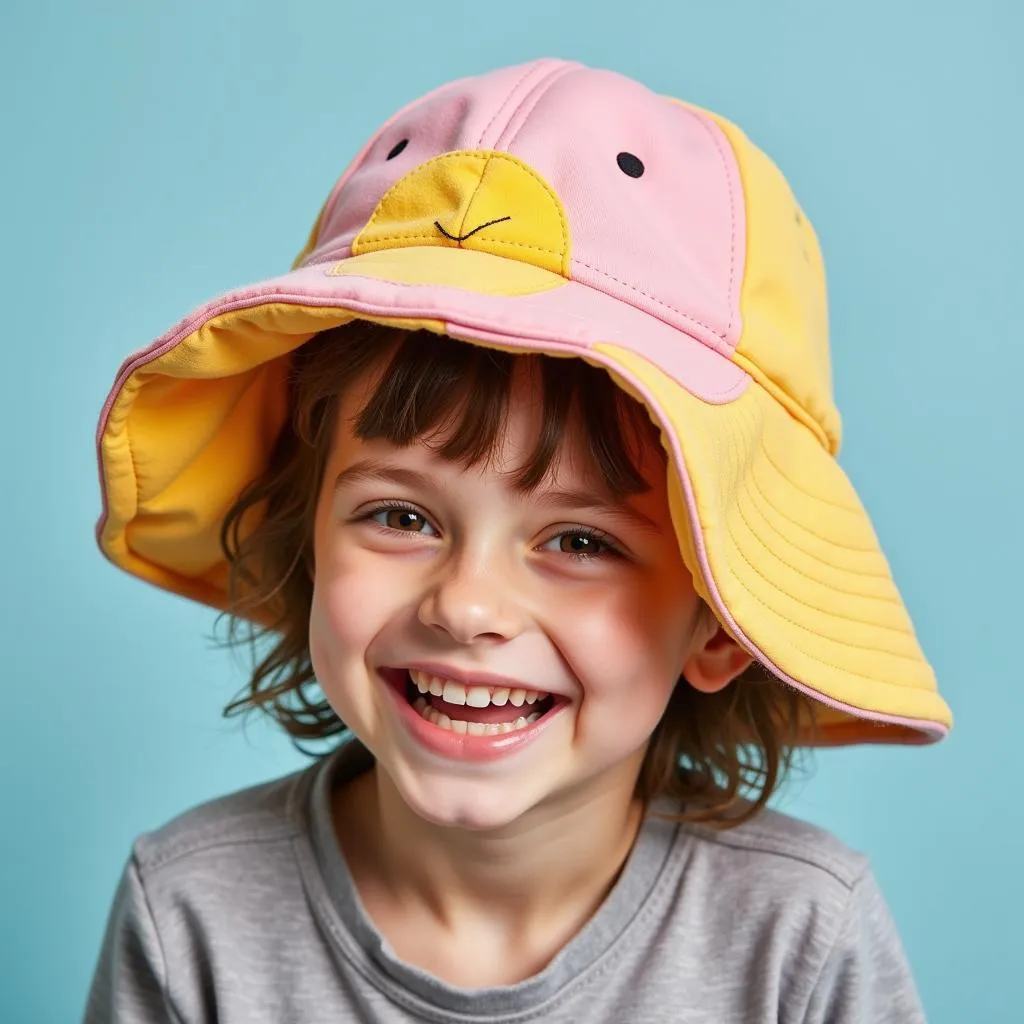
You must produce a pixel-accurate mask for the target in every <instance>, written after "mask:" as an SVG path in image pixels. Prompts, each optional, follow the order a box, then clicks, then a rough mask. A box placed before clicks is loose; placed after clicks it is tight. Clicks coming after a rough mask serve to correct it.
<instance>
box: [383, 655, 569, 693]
mask: <svg viewBox="0 0 1024 1024" xmlns="http://www.w3.org/2000/svg"><path fill="white" fill-rule="evenodd" d="M400 667H401V668H403V669H406V670H408V671H414V672H425V673H427V675H431V676H440V677H441V678H442V679H450V680H451V681H452V682H453V683H462V685H463V686H493V687H495V688H500V687H504V688H505V689H508V690H536V691H537V692H539V693H550V694H551V695H552V696H565V697H567V696H568V695H567V694H560V693H559V692H558V691H557V690H551V689H547V688H545V687H543V686H538V685H537V684H536V683H524V682H523V681H522V680H521V679H513V678H511V677H510V676H501V675H497V674H496V673H494V672H485V671H484V670H483V669H477V668H474V669H460V668H456V667H455V666H454V665H442V664H440V662H436V661H414V662H409V663H408V664H405V665H402V666H400Z"/></svg>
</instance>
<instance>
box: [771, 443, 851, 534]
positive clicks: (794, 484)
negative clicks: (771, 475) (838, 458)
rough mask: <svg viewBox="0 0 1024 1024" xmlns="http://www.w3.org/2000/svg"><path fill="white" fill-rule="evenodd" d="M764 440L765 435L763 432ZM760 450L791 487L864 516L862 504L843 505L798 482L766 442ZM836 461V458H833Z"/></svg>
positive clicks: (833, 505)
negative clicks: (775, 458)
mask: <svg viewBox="0 0 1024 1024" xmlns="http://www.w3.org/2000/svg"><path fill="white" fill-rule="evenodd" d="M761 436H762V442H763V440H764V435H763V434H762V435H761ZM760 450H761V451H762V452H764V457H765V458H766V459H767V460H768V462H769V463H771V466H772V468H773V469H774V470H775V472H776V473H778V474H779V476H781V477H782V478H783V479H784V480H785V481H786V482H787V483H788V484H789V485H790V486H791V487H793V488H795V489H796V490H798V491H799V492H800V493H801V494H804V495H806V496H807V497H808V498H813V499H814V500H815V501H819V502H821V504H823V505H828V507H829V508H835V509H839V511H841V512H849V513H851V514H853V515H855V516H864V515H865V512H864V509H863V507H862V506H860V505H842V504H840V503H839V502H837V501H831V500H829V499H828V498H823V497H822V496H821V495H820V494H815V493H813V492H812V491H809V490H807V488H805V487H802V486H801V485H800V484H798V483H797V482H796V481H795V480H794V479H793V478H792V477H791V476H790V475H789V474H788V473H787V472H786V471H785V470H784V469H783V468H782V467H781V466H780V465H779V464H778V463H777V462H776V461H775V460H774V459H773V458H772V455H771V452H770V451H769V450H768V446H767V445H766V444H764V443H762V444H761V448H760ZM833 461H834V460H833Z"/></svg>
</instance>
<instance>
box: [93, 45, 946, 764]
mask: <svg viewBox="0 0 1024 1024" xmlns="http://www.w3.org/2000/svg"><path fill="white" fill-rule="evenodd" d="M352 320H365V321H370V322H374V323H380V324H386V325H392V326H397V327H400V328H403V329H410V330H425V331H428V332H434V333H441V334H446V335H448V336H450V337H451V338H454V339H458V340H461V341H464V342H466V343H469V344H473V345H482V346H490V347H494V348H498V349H502V350H506V351H510V352H535V353H547V354H550V355H556V356H575V357H578V358H581V359H584V360H586V361H587V362H588V363H591V364H593V365H595V366H599V367H603V368H604V369H605V370H606V371H608V372H609V373H610V374H611V375H612V377H613V378H614V379H615V381H616V382H617V383H618V384H619V385H620V386H621V387H623V388H624V389H626V390H627V391H628V392H629V393H630V394H631V395H633V396H634V397H635V398H637V399H638V400H640V401H641V402H643V403H644V404H645V405H646V407H647V409H648V411H649V413H650V415H651V417H652V419H653V420H654V421H655V422H656V423H657V424H658V426H659V427H660V431H661V438H662V443H663V445H664V447H665V449H666V451H667V454H668V460H667V462H668V473H669V481H668V486H669V503H670V510H671V513H672V517H673V522H674V524H675V527H676V533H677V536H678V539H679V544H680V548H681V552H682V556H683V559H684V561H685V563H686V565H687V567H688V568H689V570H690V571H691V572H692V574H693V576H694V581H695V586H696V588H697V590H698V592H699V593H700V595H701V596H702V597H703V598H704V599H705V600H706V601H707V602H708V603H709V604H710V606H711V608H712V609H713V610H714V612H715V614H716V616H717V618H718V619H719V621H720V622H721V623H722V625H723V627H724V628H725V629H726V630H727V631H728V632H729V633H730V634H731V635H732V636H733V637H734V638H735V639H736V640H737V641H738V642H739V643H740V644H741V645H742V646H743V647H744V648H745V649H746V650H748V651H749V652H750V653H751V654H752V655H753V656H754V657H755V658H756V659H757V660H758V661H759V662H760V663H761V664H762V665H764V666H765V668H766V669H768V671H769V672H771V673H772V674H773V675H774V676H775V677H776V678H777V679H778V680H779V681H780V683H781V684H783V685H789V686H791V687H794V688H795V689H797V690H799V691H801V692H803V693H804V694H806V695H808V696H810V697H812V698H814V699H815V700H817V701H818V702H819V703H820V704H821V705H822V707H821V708H820V714H819V715H818V721H817V728H816V730H815V735H814V739H813V742H815V743H818V744H849V743H858V742H886V741H888V742H899V743H925V742H930V741H933V740H936V739H939V738H941V737H942V736H944V735H945V734H946V732H947V731H948V728H949V727H950V725H951V715H950V711H949V708H948V707H947V705H946V703H945V702H944V701H943V699H942V697H941V696H940V695H939V693H938V691H937V687H936V681H935V676H934V673H933V671H932V669H931V667H930V665H929V664H928V662H927V660H926V658H925V656H924V654H923V653H922V650H921V648H920V645H919V643H918V640H917V638H916V635H915V631H914V628H913V625H912V623H911V619H910V616H909V614H908V612H907V609H906V607H905V605H904V602H903V601H902V599H901V597H900V594H899V592H898V590H897V588H896V586H895V584H894V581H893V578H892V574H891V572H890V568H889V565H888V563H887V560H886V558H885V556H884V554H883V552H882V550H881V548H880V546H879V542H878V539H877V537H876V534H875V532H874V530H873V528H872V526H871V522H870V520H869V518H868V516H867V514H866V512H865V510H864V508H863V506H862V504H861V502H860V500H859V499H858V497H857V494H856V492H855V491H854V488H853V486H852V485H851V483H850V481H849V479H848V478H847V476H846V475H845V473H844V471H843V470H842V468H841V467H840V465H839V463H838V462H837V459H836V455H837V453H838V450H839V444H840V433H841V428H840V417H839V414H838V411H837V409H836V406H835V403H834V400H833V392H832V382H831V370H830V357H829V348H828V323H827V304H826V285H825V274H824V267H823V262H822V256H821V252H820V249H819V244H818V240H817V238H816V235H815V232H814V230H813V228H812V226H811V223H810V221H809V220H808V218H807V216H806V214H805V213H804V211H803V210H801V208H800V206H799V205H798V203H797V201H796V199H795V198H794V196H793V193H792V191H791V190H790V187H789V185H788V184H787V182H786V180H785V178H784V177H783V175H782V174H781V172H780V171H779V169H778V168H777V167H776V166H775V164H774V163H773V162H772V161H771V160H770V159H769V158H768V157H767V156H766V155H765V154H764V153H763V152H762V151H761V150H760V149H759V148H758V147H757V146H755V145H754V144H753V143H752V142H751V141H750V140H749V139H748V138H747V137H746V135H744V134H743V132H742V131H740V129H738V128H737V127H736V126H735V125H733V124H731V123H730V122H729V121H727V120H725V119H724V118H722V117H720V116H718V115H716V114H713V113H711V112H709V111H706V110H703V109H700V108H698V107H696V106H694V105H692V104H688V103H684V102H681V101H678V100H675V99H672V98H668V97H665V96H661V95H658V94H656V93H654V92H652V91H650V90H649V89H647V88H646V87H644V86H643V85H641V84H639V83H638V82H635V81H633V80H631V79H629V78H626V77H624V76H622V75H619V74H616V73H613V72H609V71H603V70H596V69H592V68H588V67H585V66H582V65H580V64H577V63H572V62H567V61H561V60H538V61H533V62H531V63H529V64H525V65H522V66H518V67H512V68H505V69H501V70H498V71H494V72H492V73H489V74H484V75H480V76H476V77H470V78H465V79H462V80H459V81H456V82H452V83H450V84H447V85H444V86H442V87H441V88H439V89H436V90H434V91H433V92H431V93H429V94H428V95H426V96H424V97H422V98H420V99H418V100H416V101H415V102H413V103H411V104H410V105H408V106H407V107H405V108H404V109H402V110H400V111H399V112H398V113H396V114H395V115H394V116H393V117H392V118H390V119H389V120H388V121H387V122H386V123H385V124H384V125H383V126H382V127H381V128H380V129H379V130H378V131H377V132H376V134H375V135H374V136H373V137H372V138H371V139H370V140H369V142H368V143H367V144H366V145H365V146H364V147H363V149H362V150H361V152H359V153H358V155H357V156H356V157H355V159H354V160H353V161H352V163H351V164H350V165H349V167H348V168H347V169H346V170H345V171H344V173H343V174H342V176H341V178H340V179H339V180H338V182H337V184H336V185H335V186H334V188H333V189H332V190H331V192H330V194H329V195H328V197H327V199H326V201H325V203H324V204H323V207H322V209H321V210H320V214H319V216H318V217H317V219H316V222H315V224H314V226H313V229H312V232H311V234H310V235H309V239H308V242H307V244H306V246H305V247H304V248H303V250H302V252H301V253H300V254H299V256H298V258H297V259H296V260H295V262H294V264H293V266H292V269H291V270H290V271H289V272H288V273H284V274H282V275H281V276H278V277H275V278H272V279H270V280H266V281H262V282H260V283H258V284H254V285H249V286H246V287H241V288H237V289H235V290H232V291H229V292H227V293H226V294H223V295H220V296H218V297H217V298H214V299H213V300H212V301H209V302H206V303H205V304H203V305H202V306H200V307H199V308H198V309H196V310H195V311H193V312H192V313H190V314H189V315H188V316H187V317H186V318H185V319H184V320H182V321H181V322H180V323H178V324H177V325H176V326H175V327H173V328H172V329H171V330H170V331H168V332H167V333H166V334H164V335H163V336H162V337H160V338H158V339H157V340H156V341H155V342H153V343H152V344H151V345H150V346H149V347H147V348H145V349H143V350H142V351H140V352H139V353H137V354H136V355H134V356H132V357H130V358H129V359H128V360H127V361H126V362H125V363H124V364H123V366H122V367H121V369H120V371H119V373H118V374H117V377H116V380H115V383H114V385H113V389H112V391H111V393H110V396H109V398H108V399H107V402H106V404H105V405H104V407H103V411H102V414H101V418H100V424H99V429H98V435H97V446H98V457H99V464H100V480H101V490H102V495H103V510H102V514H101V516H100V519H99V523H98V526H97V537H98V541H99V544H100V547H101V549H102V551H103V552H104V554H105V555H106V556H107V558H109V559H110V560H111V561H112V562H114V563H115V564H116V565H118V566H120V567H121V568H123V569H125V570H127V571H128V572H130V573H133V574H135V575H136V576H139V577H141V578H143V579H145V580H148V581H149V582H151V583H154V584H156V585H157V586H160V587H163V588H166V589H167V590H170V591H173V592H175V593H177V594H181V595H184V596H186V597H189V598H193V599H195V600H198V601H201V602H204V603H206V604H208V605H211V606H213V607H215V608H220V609H224V608H225V607H226V606H227V599H228V595H227V579H228V571H227V565H226V564H225V560H224V555H223V553H222V551H221V547H220V543H219V537H220V529H221V523H222V520H223V518H224V515H225V513H226V511H227V510H228V509H229V508H230V507H231V505H232V504H233V503H234V501H235V499H236V498H237V497H238V495H239V494H240V492H241V491H242V490H243V488H245V487H246V485H247V484H249V483H250V482H251V481H252V480H253V479H254V478H256V477H257V476H258V475H259V474H260V473H261V471H262V470H263V469H264V468H265V466H266V465H267V462H268V458H269V455H270V452H271V449H272V447H273V445H274V442H275V439H276V437H277V435H278V433H279V431H280V430H281V428H282V425H283V423H284V421H285V417H286V415H287V409H286V379H287V372H288V367H289V361H290V356H291V353H293V352H294V351H295V349H296V348H297V347H299V346H300V345H302V344H303V343H305V342H306V341H308V340H309V339H310V338H312V337H313V336H314V335H316V334H317V333H318V332H320V331H323V330H326V329H328V328H331V327H335V326H339V325H342V324H345V323H347V322H350V321H352ZM425 343H429V342H425Z"/></svg>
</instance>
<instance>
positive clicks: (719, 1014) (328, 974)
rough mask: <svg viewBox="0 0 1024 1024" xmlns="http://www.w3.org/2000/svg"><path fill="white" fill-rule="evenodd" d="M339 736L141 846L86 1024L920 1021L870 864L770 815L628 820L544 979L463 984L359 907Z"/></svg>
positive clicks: (358, 763)
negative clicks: (336, 745)
mask: <svg viewBox="0 0 1024 1024" xmlns="http://www.w3.org/2000/svg"><path fill="white" fill-rule="evenodd" d="M368 765H369V759H368V755H367V754H366V752H365V751H364V750H363V748H362V747H361V746H359V745H358V744H356V743H349V744H346V745H345V746H343V747H342V748H340V750H339V751H337V752H336V753H334V754H332V755H331V756H330V757H328V758H325V759H324V760H322V761H320V762H318V763H317V764H315V765H313V766H312V767H310V768H308V769H306V770H304V771H301V772H298V773H296V774H294V775H290V776H288V777H286V778H284V779H280V780H278V781H276V782H271V783H268V784H265V785H261V786H257V787H255V788H252V789H248V790H245V791H243V792H240V793H236V794H233V795H231V796H227V797H223V798H221V799H219V800H215V801H212V802H210V803H207V804H203V805H202V806H200V807H197V808H195V809H194V810H191V811H188V812H187V813H185V814H183V815H182V816H181V817H179V818H177V819H175V820H174V821H171V822H170V823H169V824H167V825H165V826H164V827H163V828H161V829H159V830H158V831H156V832H153V833H150V834H146V835H143V836H141V837H139V839H138V840H137V841H136V843H135V845H134V849H133V853H132V856H131V858H130V859H129V861H128V863H127V865H126V867H125V870H124V874H123V876H122V879H121V883H120V886H119V888H118V891H117V896H116V899H115V902H114V905H113V908H112V910H111V913H110V920H109V923H108V926H107V931H106V936H105V939H104V942H103V947H102V951H101V954H100V959H99V964H98V965H97V968H96V973H95V977H94V979H93V984H92V990H91V992H90V994H89V1001H88V1006H87V1009H86V1012H85V1021H86V1022H87V1024H106V1022H112V1021H118V1022H128V1021H131V1022H137V1024H150V1022H157V1021H174V1022H176V1024H201V1022H202V1024H212V1022H214V1021H218V1022H221V1024H343V1022H348V1021H359V1022H375V1021H380V1022H388V1024H392V1022H399V1021H403V1022H404V1021H417V1022H422V1021H431V1022H435V1024H442V1022H443V1024H452V1022H455V1021H458V1022H463V1024H483V1022H488V1024H492V1022H508V1024H512V1022H516V1024H525V1022H527V1021H531V1022H532V1021H551V1022H558V1024H581V1022H586V1024H656V1022H657V1024H662V1022H663V1024H668V1022H673V1024H683V1022H685V1024H731V1022H736V1024H760V1022H763V1024H768V1022H771V1024H793V1022H797V1021H801V1022H819V1021H820V1022H825V1021H827V1022H829V1024H853V1022H857V1024H864V1022H871V1024H882V1022H896V1021H899V1022H900V1024H908V1022H919V1021H923V1020H924V1014H923V1012H922V1009H921V1005H920V1002H919V1001H918V997H917V994H916V991H915V988H914V983H913V981H912V979H911V976H910V972H909V970H908V967H907V963H906V960H905V957H904V953H903V950H902V948H901V944H900V941H899V938H898V936H897V934H896V931H895V929H894V927H893V923H892V920H891V918H890V916H889V912H888V910H887V909H886V906H885V903H884V901H883V899H882V896H881V894H880V893H879V890H878V887H877V885H876V883H875V880H874V878H873V876H872V874H871V871H870V869H869V867H868V864H867V862H866V861H865V859H864V858H863V857H861V856H860V855H859V854H856V853H853V852H851V851H850V850H848V849H847V848H846V847H844V846H843V845H842V844H841V843H839V841H838V840H836V839H834V838H833V837H831V836H830V835H828V834H827V833H825V832H822V831H821V830H819V829H816V828H814V827H812V826H810V825H806V824H803V823H802V822H799V821H796V820H794V819H792V818H788V817H785V816H783V815H780V814H777V813H771V812H766V813H764V814H762V815H760V816H759V817H758V818H757V819H756V820H755V821H753V822H751V823H749V824H746V825H742V826H740V827H739V828H736V829H734V830H732V831H729V832H714V831H712V830H709V829H704V828H698V827H693V826H679V825H676V824H674V823H670V822H666V821H664V820H663V819H659V818H657V817H653V816H651V817H648V818H647V819H646V821H645V822H644V824H643V826H642V828H641V831H640V833H639V836H638V838H637V841H636V843H635V845H634V847H633V850H632V852H631V853H630V856H629V859H628V860H627V862H626V865H625V867H624V868H623V871H622V873H621V874H620V876H619V879H618V881H617V883H616V884H615V886H614V888H613V889H612V891H611V892H610V893H609V895H608V897H607V898H606V900H605V901H604V903H603V904H602V905H601V907H600V908H599V909H598V911H597V913H596V914H595V915H594V917H593V918H591V920H590V921H589V922H588V923H587V925H586V926H585V927H584V928H583V929H582V930H581V931H580V932H579V934H578V935H577V936H576V937H575V938H574V939H573V940H572V941H571V942H570V943H569V944H568V945H567V946H566V947H565V948H564V949H563V950H562V951H561V952H560V953H559V954H558V955H557V956H556V957H555V958H554V960H552V961H551V963H550V964H549V965H548V966H547V967H546V968H545V969H544V970H543V971H541V972H540V973H539V974H537V975H535V976H534V977H532V978H529V979H527V980H526V981H524V982H521V983H520V984H517V985H509V986H506V987H500V988H488V989H478V990H465V989H459V988H455V987H453V986H451V985H448V984H445V983H444V982H441V981H439V980H438V979H436V978H434V977H433V976H431V975H429V974H427V973H426V972H424V971H421V970H419V969H417V968H415V967H412V966H410V965H408V964H406V963H404V962H402V961H401V960H399V959H398V958H397V957H396V956H395V955H394V953H393V952H392V951H391V949H390V948H389V946H388V944H387V942H386V941H385V940H384V938H383V937H382V936H381V935H380V933H379V932H378V931H377V930H376V929H375V928H374V926H373V924H372V923H371V922H370V920H369V919H368V918H367V916H366V914H365V913H364V911H363V910H362V907H361V905H360V902H359V898H358V896H357V895H356V892H355V890H354V888H353V885H352V880H351V878H350V876H349V873H348V869H347V867H346V865H345V862H344V859H343V858H342V855H341V853H340V850H339V849H338V845H337V843H336V841H335V836H334V830H333V826H332V822H331V814H330V794H331V792H332V789H333V787H335V786H337V785H338V784H339V783H340V782H341V781H342V780H343V779H344V778H346V777H352V776H353V775H355V774H357V773H358V772H359V771H362V770H364V769H365V768H366V767H368Z"/></svg>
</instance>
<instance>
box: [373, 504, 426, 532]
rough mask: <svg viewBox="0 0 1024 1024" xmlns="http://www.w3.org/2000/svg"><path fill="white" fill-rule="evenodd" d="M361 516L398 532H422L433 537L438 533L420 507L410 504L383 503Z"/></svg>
mask: <svg viewBox="0 0 1024 1024" xmlns="http://www.w3.org/2000/svg"><path fill="white" fill-rule="evenodd" d="M360 518H361V519H365V520H368V521H370V522H374V523H377V524H378V525H379V526H382V527H384V528H385V529H386V530H394V531H395V532H396V533H422V534H425V535H427V536H431V537H433V536H436V535H437V531H436V530H435V529H434V527H433V526H432V525H431V523H430V520H429V519H427V517H426V516H425V515H424V514H423V513H422V512H420V511H419V509H416V508H412V507H411V506H408V505H381V506H378V507H377V508H374V509H370V511H369V512H367V513H366V514H365V515H363V516H360Z"/></svg>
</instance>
